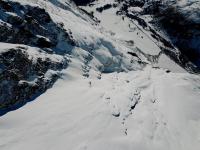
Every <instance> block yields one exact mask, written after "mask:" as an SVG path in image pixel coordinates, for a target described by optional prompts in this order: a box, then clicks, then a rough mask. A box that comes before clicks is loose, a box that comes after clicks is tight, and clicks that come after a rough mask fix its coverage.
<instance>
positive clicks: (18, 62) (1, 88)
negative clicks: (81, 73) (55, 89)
mask: <svg viewBox="0 0 200 150" xmlns="http://www.w3.org/2000/svg"><path fill="white" fill-rule="evenodd" d="M29 51H30V50H29V49H28V48H24V47H17V48H13V49H9V50H6V51H5V52H3V53H1V54H0V64H1V66H0V110H1V111H0V112H1V113H3V112H4V111H5V112H6V111H8V110H10V109H11V110H12V109H15V107H18V106H20V105H23V104H25V103H26V102H27V101H29V100H31V99H32V98H34V97H35V96H38V95H39V94H41V93H43V92H44V91H45V90H46V89H47V88H49V87H51V86H52V85H53V83H54V82H55V81H56V79H57V78H58V77H59V74H58V73H57V72H56V70H60V69H63V68H65V67H67V64H68V59H66V58H62V59H60V60H59V59H58V61H55V60H52V59H51V57H49V55H50V54H47V53H45V52H42V53H41V54H42V55H45V57H44V56H37V57H35V56H34V57H35V58H34V59H33V58H32V57H33V56H31V55H30V54H29ZM57 57H59V56H57Z"/></svg>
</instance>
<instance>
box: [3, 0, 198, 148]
mask: <svg viewBox="0 0 200 150" xmlns="http://www.w3.org/2000/svg"><path fill="white" fill-rule="evenodd" d="M13 1H18V2H20V3H21V4H24V5H32V6H39V7H42V8H45V10H46V11H47V12H48V13H49V14H50V16H51V18H52V20H53V21H54V22H56V23H62V24H63V27H64V29H66V31H70V32H71V34H72V36H73V38H74V40H75V41H76V42H77V45H76V46H73V47H72V46H69V44H68V43H66V42H63V41H62V39H60V40H59V43H58V45H56V47H55V48H54V49H53V50H54V51H55V52H56V53H58V54H59V55H57V54H46V53H44V52H41V51H40V49H38V48H35V47H29V50H28V52H29V53H30V55H31V56H33V57H39V56H40V57H43V56H44V57H50V58H52V59H53V60H54V59H55V61H56V60H62V59H63V57H66V58H67V59H70V61H69V64H68V67H67V68H66V69H64V70H62V71H60V72H59V74H61V78H60V79H59V80H57V82H56V83H55V84H54V85H53V87H52V88H51V89H49V90H47V91H46V92H45V93H44V94H42V95H41V96H39V97H37V98H36V99H35V100H34V101H32V102H29V103H27V104H26V105H25V106H23V107H21V108H19V109H18V110H15V111H12V112H9V113H7V114H5V115H4V116H1V117H0V150H26V149H28V150H134V149H136V150H188V149H190V150H199V147H200V130H199V129H200V109H199V108H200V101H199V97H200V77H199V75H192V74H189V73H186V71H185V70H184V69H183V68H181V67H180V66H179V65H177V64H176V63H175V62H174V61H173V60H171V59H170V58H169V57H167V56H166V55H165V54H161V55H160V51H161V50H160V49H159V47H158V46H157V44H156V43H155V41H153V39H151V38H150V37H149V33H148V32H146V31H144V30H142V28H140V27H139V25H138V24H137V22H131V21H130V20H129V19H127V18H125V19H124V21H122V18H121V17H120V16H116V15H115V13H116V10H115V8H111V9H108V10H105V11H103V12H102V13H101V14H100V13H98V12H95V14H94V15H95V17H97V18H98V19H100V20H101V22H100V23H99V25H98V23H97V22H95V21H94V20H93V19H92V18H90V17H89V16H88V15H87V14H85V13H84V12H83V11H81V10H79V9H78V8H77V7H76V6H75V5H74V4H71V3H69V1H68V0H48V1H44V0H25V1H21V0H13ZM110 2H113V1H110ZM104 3H105V4H106V3H107V1H103V2H102V3H97V4H96V5H95V6H94V8H93V7H84V9H87V10H88V11H92V10H93V11H94V10H95V9H96V6H102V5H104ZM137 11H138V10H137ZM129 24H130V25H129ZM130 41H133V42H130ZM0 45H2V46H3V48H2V49H1V52H4V51H6V50H7V49H9V48H12V47H16V46H17V45H15V44H12V45H11V44H5V43H4V44H3V43H0ZM1 52H0V53H1ZM61 52H62V53H61ZM60 53H61V54H63V57H61V56H60ZM41 54H43V55H41ZM130 54H132V55H130ZM157 56H158V57H159V58H157ZM169 70H170V71H171V72H170V71H169Z"/></svg>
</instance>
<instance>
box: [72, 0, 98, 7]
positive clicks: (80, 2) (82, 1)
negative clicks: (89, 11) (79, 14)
mask: <svg viewBox="0 0 200 150" xmlns="http://www.w3.org/2000/svg"><path fill="white" fill-rule="evenodd" d="M73 1H74V2H75V3H76V5H81V6H83V5H87V4H89V3H91V2H93V1H95V0H73Z"/></svg>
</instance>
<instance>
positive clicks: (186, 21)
mask: <svg viewBox="0 0 200 150" xmlns="http://www.w3.org/2000/svg"><path fill="white" fill-rule="evenodd" d="M116 1H117V2H118V3H120V4H121V8H120V10H119V11H118V12H117V15H124V16H126V17H128V18H131V19H133V20H136V21H137V22H138V24H139V25H140V26H141V27H142V28H143V29H145V30H148V31H150V32H151V36H152V38H154V39H156V40H157V41H160V42H161V43H163V45H158V46H159V47H160V48H161V49H162V50H163V52H164V53H165V54H166V55H168V56H169V57H171V58H172V59H173V60H174V61H176V62H177V63H178V64H180V65H181V66H182V67H184V68H186V69H187V70H188V71H190V72H195V73H199V72H200V21H199V20H198V21H196V19H194V18H195V17H193V18H192V17H188V16H192V15H191V14H190V12H188V10H187V11H186V13H187V12H188V14H189V15H188V16H186V15H185V14H184V11H183V10H184V7H183V8H182V7H179V6H178V5H177V2H176V1H174V2H172V3H171V2H169V1H166V2H163V1H161V0H157V1H151V0H149V1H138V0H126V1H122V0H116ZM192 4H193V3H191V4H188V6H189V5H192ZM130 7H139V8H141V10H142V11H141V12H139V13H134V12H131V11H129V8H130ZM194 9H197V10H196V12H197V13H196V15H197V16H198V15H199V13H198V10H199V8H194ZM144 15H151V16H153V21H151V22H150V24H153V27H155V28H152V27H151V26H149V22H147V21H146V20H145V19H144V17H143V16H144ZM156 30H157V31H156ZM158 30H161V31H164V32H165V33H166V34H167V35H168V37H169V40H166V39H165V38H163V37H162V36H160V35H159V32H158ZM175 47H177V48H178V49H179V51H180V52H179V53H177V51H176V50H175ZM191 62H192V63H193V64H192V63H191Z"/></svg>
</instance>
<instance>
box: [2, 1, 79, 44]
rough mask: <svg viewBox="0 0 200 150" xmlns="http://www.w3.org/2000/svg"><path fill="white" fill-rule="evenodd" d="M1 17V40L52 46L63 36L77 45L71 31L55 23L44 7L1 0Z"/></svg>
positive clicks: (70, 42)
mask: <svg viewBox="0 0 200 150" xmlns="http://www.w3.org/2000/svg"><path fill="white" fill-rule="evenodd" d="M0 19H1V20H2V21H3V22H0V32H1V35H0V42H8V43H18V44H26V45H32V46H37V47H41V48H44V47H47V48H52V47H56V45H57V44H58V43H59V40H60V39H61V38H62V39H64V40H65V41H66V42H68V43H69V44H71V45H72V46H75V41H74V40H73V37H72V36H71V35H70V33H69V32H68V31H66V30H65V29H64V28H63V27H62V26H61V25H60V24H56V23H54V22H53V21H52V19H51V17H50V16H49V14H48V13H47V12H46V11H45V10H44V9H43V8H39V7H33V6H23V5H21V4H19V3H17V2H8V1H0ZM8 37H9V38H8Z"/></svg>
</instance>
